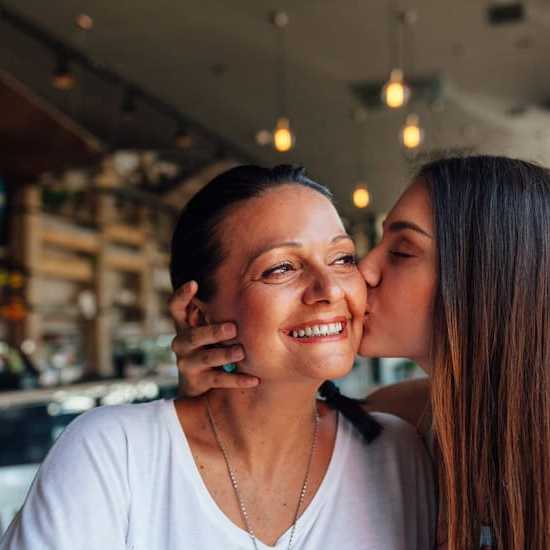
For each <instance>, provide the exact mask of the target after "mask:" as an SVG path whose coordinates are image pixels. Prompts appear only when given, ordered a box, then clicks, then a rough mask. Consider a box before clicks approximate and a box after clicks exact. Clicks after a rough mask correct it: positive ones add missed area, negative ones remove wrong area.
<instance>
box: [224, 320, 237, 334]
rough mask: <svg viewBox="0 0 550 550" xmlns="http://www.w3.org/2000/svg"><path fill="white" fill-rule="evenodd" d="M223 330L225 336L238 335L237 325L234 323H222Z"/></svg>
mask: <svg viewBox="0 0 550 550" xmlns="http://www.w3.org/2000/svg"><path fill="white" fill-rule="evenodd" d="M222 330H223V333H224V334H225V336H229V337H231V336H236V335H237V327H236V326H235V325H234V324H233V323H224V324H223V325H222Z"/></svg>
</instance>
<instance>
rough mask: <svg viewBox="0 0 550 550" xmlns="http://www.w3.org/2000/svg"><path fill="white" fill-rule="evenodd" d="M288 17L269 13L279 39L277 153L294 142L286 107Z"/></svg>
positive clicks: (286, 148)
mask: <svg viewBox="0 0 550 550" xmlns="http://www.w3.org/2000/svg"><path fill="white" fill-rule="evenodd" d="M288 22H289V18H288V14H287V13H286V12H282V11H280V12H275V13H273V14H272V15H271V23H272V25H273V26H274V27H275V29H276V32H277V34H278V39H279V68H278V74H277V83H276V84H277V88H278V92H279V101H280V107H279V109H280V111H279V112H280V115H279V117H278V118H277V122H276V124H275V129H274V130H273V146H274V147H275V150H276V151H278V152H279V153H286V152H287V151H290V150H291V149H292V148H293V147H294V144H295V142H296V138H295V136H294V133H293V132H292V130H291V127H290V120H289V117H288V114H287V113H288V107H287V102H286V92H287V90H286V59H285V43H284V38H285V36H284V32H285V29H286V27H287V25H288Z"/></svg>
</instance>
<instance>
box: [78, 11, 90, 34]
mask: <svg viewBox="0 0 550 550" xmlns="http://www.w3.org/2000/svg"><path fill="white" fill-rule="evenodd" d="M75 24H76V26H77V27H78V28H79V29H82V30H83V31H91V30H92V29H93V27H94V20H93V19H92V18H91V17H90V16H89V15H88V14H87V13H81V14H79V15H77V16H76V17H75Z"/></svg>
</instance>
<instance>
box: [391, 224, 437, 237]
mask: <svg viewBox="0 0 550 550" xmlns="http://www.w3.org/2000/svg"><path fill="white" fill-rule="evenodd" d="M405 229H410V230H411V231H416V232H417V233H420V234H421V235H424V236H425V237H428V238H429V239H433V237H432V236H431V235H430V234H429V233H428V232H427V231H426V230H424V229H422V228H421V227H420V226H419V225H416V224H415V223H414V222H410V221H407V220H397V221H394V222H391V223H390V224H389V226H388V231H389V232H390V233H398V232H399V231H404V230H405Z"/></svg>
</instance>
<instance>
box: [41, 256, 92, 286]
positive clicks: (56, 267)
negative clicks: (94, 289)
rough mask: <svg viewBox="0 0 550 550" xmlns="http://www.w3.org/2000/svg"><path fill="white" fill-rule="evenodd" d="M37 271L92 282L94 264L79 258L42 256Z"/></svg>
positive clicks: (42, 273)
mask: <svg viewBox="0 0 550 550" xmlns="http://www.w3.org/2000/svg"><path fill="white" fill-rule="evenodd" d="M36 271H37V272H38V273H39V274H40V275H42V276H45V277H52V278H54V279H68V280H71V281H81V282H90V281H91V280H92V278H93V268H92V264H91V263H90V262H88V261H86V260H81V259H79V258H63V259H62V258H60V257H42V258H40V261H39V262H38V265H37V266H36Z"/></svg>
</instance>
